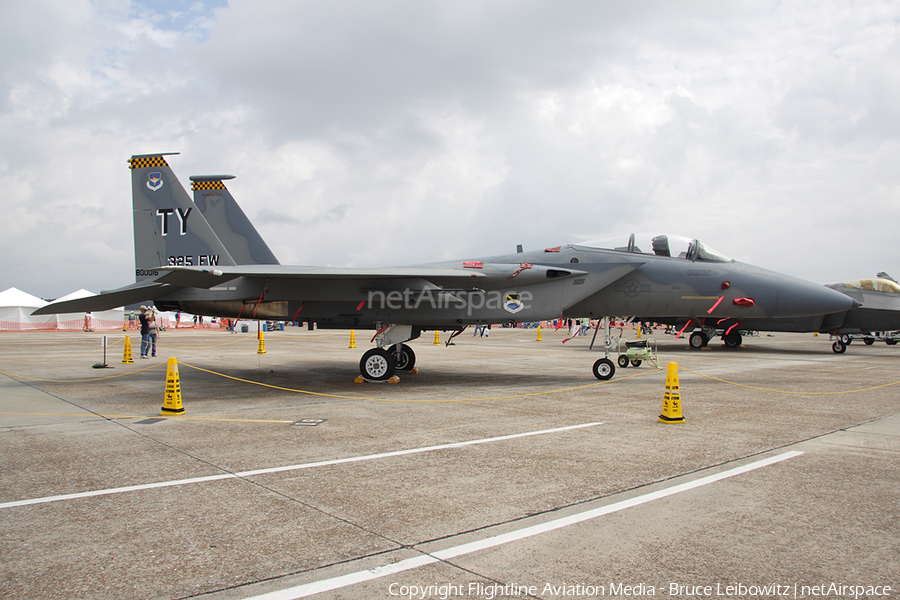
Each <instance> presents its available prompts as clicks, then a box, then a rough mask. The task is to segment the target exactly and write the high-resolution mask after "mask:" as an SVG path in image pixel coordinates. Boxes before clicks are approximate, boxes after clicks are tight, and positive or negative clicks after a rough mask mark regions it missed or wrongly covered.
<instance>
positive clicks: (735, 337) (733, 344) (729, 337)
mask: <svg viewBox="0 0 900 600" xmlns="http://www.w3.org/2000/svg"><path fill="white" fill-rule="evenodd" d="M722 341H723V342H725V345H726V346H728V347H729V348H737V347H738V346H740V345H741V342H743V341H744V338H743V337H741V334H740V333H738V332H737V331H732V332H731V333H726V334H725V335H723V336H722Z"/></svg>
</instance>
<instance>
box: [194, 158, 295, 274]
mask: <svg viewBox="0 0 900 600" xmlns="http://www.w3.org/2000/svg"><path fill="white" fill-rule="evenodd" d="M229 179H234V175H191V177H190V180H191V189H192V190H193V192H194V204H196V205H197V208H199V209H200V212H201V213H203V216H204V217H205V218H206V221H207V222H208V223H209V225H210V227H212V228H213V231H214V232H215V233H216V236H218V238H219V239H220V240H221V241H222V244H223V245H224V246H225V248H226V249H227V250H228V252H229V254H231V258H233V259H234V260H235V262H236V263H237V264H239V265H277V264H279V263H278V259H277V258H275V255H274V254H273V253H272V251H271V250H270V249H269V246H268V245H266V242H265V241H264V240H263V239H262V236H261V235H259V232H258V231H256V228H255V227H254V226H253V223H251V222H250V219H248V218H247V215H246V214H244V211H243V210H241V207H240V206H239V205H238V203H237V201H236V200H235V199H234V196H232V195H231V192H229V191H228V188H226V187H225V184H224V183H223V181H227V180H229Z"/></svg>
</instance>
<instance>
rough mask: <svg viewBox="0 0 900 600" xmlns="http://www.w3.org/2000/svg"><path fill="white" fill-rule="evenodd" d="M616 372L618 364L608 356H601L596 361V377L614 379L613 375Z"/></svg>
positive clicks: (603, 379) (601, 379)
mask: <svg viewBox="0 0 900 600" xmlns="http://www.w3.org/2000/svg"><path fill="white" fill-rule="evenodd" d="M615 374H616V365H614V364H613V361H611V360H609V359H608V358H601V359H600V360H598V361H597V362H595V363H594V377H596V378H597V379H599V380H600V381H606V380H607V379H612V376H613V375H615Z"/></svg>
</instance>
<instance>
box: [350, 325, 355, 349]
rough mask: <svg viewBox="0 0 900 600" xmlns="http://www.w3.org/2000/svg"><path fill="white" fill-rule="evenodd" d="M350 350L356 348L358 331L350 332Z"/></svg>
mask: <svg viewBox="0 0 900 600" xmlns="http://www.w3.org/2000/svg"><path fill="white" fill-rule="evenodd" d="M349 347H350V348H356V330H355V329H351V330H350V346H349Z"/></svg>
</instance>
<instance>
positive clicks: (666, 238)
mask: <svg viewBox="0 0 900 600" xmlns="http://www.w3.org/2000/svg"><path fill="white" fill-rule="evenodd" d="M574 245H575V246H582V247H585V248H595V249H605V250H619V251H621V252H632V253H635V254H652V255H655V256H669V257H673V258H683V259H685V260H690V261H695V260H700V261H705V262H732V259H731V258H729V257H727V256H725V255H724V254H722V253H721V252H718V251H716V250H714V249H712V248H710V247H709V246H706V245H704V244H701V243H700V242H699V241H697V240H692V239H689V238H686V237H683V236H679V235H653V234H646V233H632V234H631V235H630V236H627V237H615V238H607V239H602V240H596V241H593V242H584V243H581V244H574Z"/></svg>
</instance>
